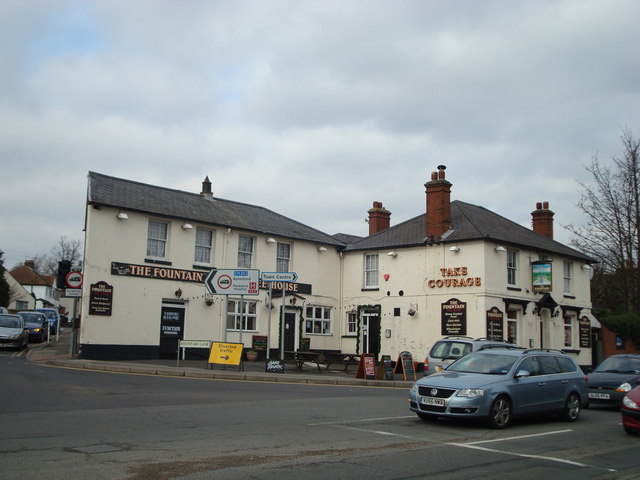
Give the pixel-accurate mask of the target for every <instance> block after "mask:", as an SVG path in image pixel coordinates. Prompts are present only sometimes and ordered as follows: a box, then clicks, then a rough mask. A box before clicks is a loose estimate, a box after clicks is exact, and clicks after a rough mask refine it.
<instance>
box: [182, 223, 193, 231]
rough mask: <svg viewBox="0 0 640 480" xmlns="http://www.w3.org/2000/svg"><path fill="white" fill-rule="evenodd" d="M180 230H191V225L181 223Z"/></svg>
mask: <svg viewBox="0 0 640 480" xmlns="http://www.w3.org/2000/svg"><path fill="white" fill-rule="evenodd" d="M182 229H183V230H192V229H193V225H191V224H190V223H183V224H182Z"/></svg>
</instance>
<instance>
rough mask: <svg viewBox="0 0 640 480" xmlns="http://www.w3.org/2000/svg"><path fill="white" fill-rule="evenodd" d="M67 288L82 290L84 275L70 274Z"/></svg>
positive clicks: (78, 273)
mask: <svg viewBox="0 0 640 480" xmlns="http://www.w3.org/2000/svg"><path fill="white" fill-rule="evenodd" d="M67 286H68V287H69V288H80V287H81V286H82V274H81V273H80V272H69V273H68V274H67Z"/></svg>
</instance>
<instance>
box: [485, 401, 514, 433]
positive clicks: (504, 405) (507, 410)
mask: <svg viewBox="0 0 640 480" xmlns="http://www.w3.org/2000/svg"><path fill="white" fill-rule="evenodd" d="M509 423H511V402H510V401H509V399H508V398H507V397H506V396H504V395H500V396H499V397H497V398H496V399H495V400H494V401H493V403H492V404H491V409H490V410H489V427H491V428H507V427H508V426H509Z"/></svg>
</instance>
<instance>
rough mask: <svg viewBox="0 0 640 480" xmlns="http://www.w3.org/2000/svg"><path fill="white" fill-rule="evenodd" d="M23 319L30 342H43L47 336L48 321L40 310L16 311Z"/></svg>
mask: <svg viewBox="0 0 640 480" xmlns="http://www.w3.org/2000/svg"><path fill="white" fill-rule="evenodd" d="M18 315H20V316H21V317H22V319H23V320H24V323H25V326H26V327H27V329H28V330H29V341H30V342H40V343H42V342H44V341H46V340H47V338H48V332H47V331H48V327H49V321H48V320H47V317H46V316H45V315H44V313H40V312H18Z"/></svg>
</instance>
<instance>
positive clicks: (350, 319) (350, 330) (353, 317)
mask: <svg viewBox="0 0 640 480" xmlns="http://www.w3.org/2000/svg"><path fill="white" fill-rule="evenodd" d="M357 332H358V313H357V312H355V311H353V312H347V335H355V334H356V333H357Z"/></svg>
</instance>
